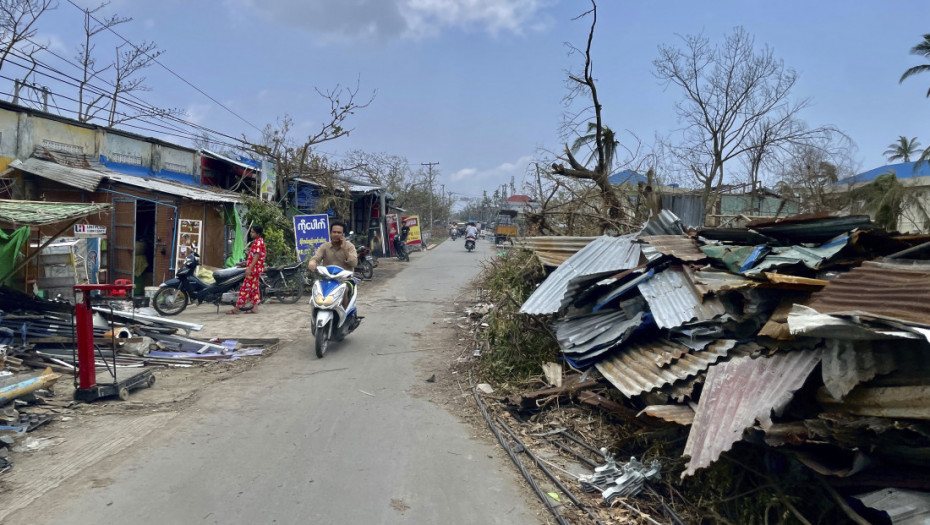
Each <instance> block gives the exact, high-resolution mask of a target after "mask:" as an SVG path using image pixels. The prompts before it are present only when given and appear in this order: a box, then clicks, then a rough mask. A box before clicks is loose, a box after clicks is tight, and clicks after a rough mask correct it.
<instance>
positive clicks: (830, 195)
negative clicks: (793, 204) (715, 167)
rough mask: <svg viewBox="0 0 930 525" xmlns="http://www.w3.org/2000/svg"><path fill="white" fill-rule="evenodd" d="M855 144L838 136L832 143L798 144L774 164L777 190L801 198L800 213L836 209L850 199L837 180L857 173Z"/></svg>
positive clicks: (787, 197)
mask: <svg viewBox="0 0 930 525" xmlns="http://www.w3.org/2000/svg"><path fill="white" fill-rule="evenodd" d="M852 149H853V147H852V144H851V143H850V142H849V141H848V140H845V139H844V140H839V141H836V142H833V143H830V144H826V145H820V146H812V145H807V144H801V145H797V146H796V147H794V148H792V149H791V150H790V151H789V153H788V154H787V155H785V156H784V157H783V158H782V160H781V163H780V164H779V166H778V167H777V168H775V169H776V170H777V172H778V174H779V181H778V182H777V183H776V185H775V190H776V191H777V192H778V193H779V194H780V195H781V196H782V197H783V198H786V199H790V200H795V201H797V202H798V206H799V211H800V212H801V213H823V212H833V211H837V210H839V209H841V208H842V207H843V206H844V205H845V204H846V201H847V200H848V199H847V198H846V197H844V196H843V192H842V191H840V189H839V188H837V187H836V186H834V185H835V183H836V182H837V181H839V180H842V179H844V178H846V177H849V176H852V175H853V174H855V171H856V169H855V166H854V164H853V161H852V158H853V154H852Z"/></svg>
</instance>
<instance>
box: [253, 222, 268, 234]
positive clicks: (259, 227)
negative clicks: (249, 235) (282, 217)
mask: <svg viewBox="0 0 930 525" xmlns="http://www.w3.org/2000/svg"><path fill="white" fill-rule="evenodd" d="M252 231H253V232H255V233H257V234H258V236H259V237H264V235H263V234H264V233H265V229H264V228H262V225H261V224H253V225H252Z"/></svg>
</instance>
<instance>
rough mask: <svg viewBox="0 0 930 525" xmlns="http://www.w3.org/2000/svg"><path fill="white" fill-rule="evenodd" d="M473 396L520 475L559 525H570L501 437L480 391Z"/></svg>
mask: <svg viewBox="0 0 930 525" xmlns="http://www.w3.org/2000/svg"><path fill="white" fill-rule="evenodd" d="M471 393H472V395H473V396H475V403H477V404H478V408H479V409H481V413H482V414H483V415H484V420H485V421H487V422H488V428H490V429H491V432H493V433H494V436H495V437H497V441H498V442H500V444H501V446H502V447H503V448H504V451H505V452H507V455H509V456H510V459H511V460H512V461H513V463H514V465H516V466H517V468H518V469H519V470H520V473H521V474H523V478H524V479H526V482H527V483H529V484H530V486H531V487H533V490H534V491H536V496H538V497H539V499H540V501H542V502H543V503H545V504H546V508H547V509H549V512H551V513H552V516H553V517H555V520H556V521H557V522H558V523H559V525H569V524H568V522H567V521H565V518H563V517H562V515H561V514H559V511H558V509H556V508H555V506H554V505H553V504H552V501H551V500H550V498H549V497H548V495H547V494H546V493H545V492H543V490H542V489H541V488H539V485H538V484H537V483H536V480H534V479H533V476H532V475H530V473H529V471H527V470H526V467H524V466H523V463H522V462H521V461H520V458H518V457H517V454H516V453H515V452H514V451H513V449H512V448H510V444H509V443H507V440H505V439H504V436H502V435H501V433H500V430H498V429H497V427H496V426H494V422H493V421H491V416H490V415H488V410H487V408H485V406H484V402H482V401H481V398H480V397H478V389H477V388H472V391H471Z"/></svg>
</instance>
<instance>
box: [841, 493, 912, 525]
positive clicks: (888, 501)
mask: <svg viewBox="0 0 930 525" xmlns="http://www.w3.org/2000/svg"><path fill="white" fill-rule="evenodd" d="M853 497H854V498H857V499H858V500H859V501H861V502H862V504H863V505H865V506H866V507H871V508H873V509H878V510H880V511H882V512H884V513H885V514H888V517H889V518H890V519H891V523H892V524H893V525H927V523H930V494H927V493H926V492H920V491H917V490H905V489H898V488H887V489H881V490H876V491H875V492H869V493H866V494H859V495H858V496H853Z"/></svg>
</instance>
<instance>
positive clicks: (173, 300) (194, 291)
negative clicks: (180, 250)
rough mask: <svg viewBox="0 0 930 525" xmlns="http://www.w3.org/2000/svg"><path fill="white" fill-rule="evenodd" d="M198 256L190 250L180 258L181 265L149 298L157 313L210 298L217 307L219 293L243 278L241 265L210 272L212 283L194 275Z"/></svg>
mask: <svg viewBox="0 0 930 525" xmlns="http://www.w3.org/2000/svg"><path fill="white" fill-rule="evenodd" d="M198 266H200V256H199V255H197V254H196V253H191V254H190V255H188V256H187V257H186V258H185V259H184V266H182V267H181V269H180V270H178V273H177V277H176V278H174V279H168V280H167V281H165V282H163V283H162V284H161V286H160V287H159V288H158V291H157V292H155V297H153V298H152V306H154V307H155V310H157V311H158V313H160V314H161V315H177V314H179V313H181V312H183V311H184V309H185V308H187V304H188V303H192V302H194V301H197V304H200V303H203V302H210V303H213V304H215V305H216V310H217V312H218V311H219V309H220V301H221V300H222V299H223V294H224V293H226V292H232V291H235V290H238V289H239V286H241V285H242V282H243V281H244V280H245V268H244V267H236V268H227V269H225V270H217V271H215V272H213V279H215V282H214V283H213V284H207V283H205V282H203V281H201V280H200V279H198V278H197V272H196V270H197V267H198Z"/></svg>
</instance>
